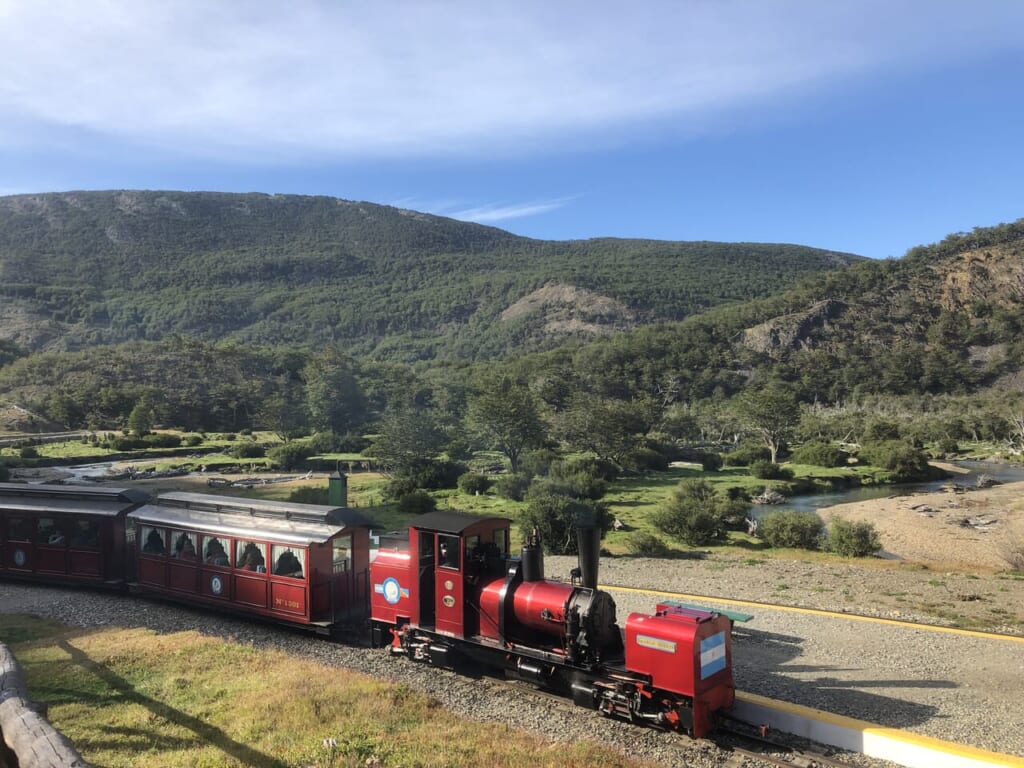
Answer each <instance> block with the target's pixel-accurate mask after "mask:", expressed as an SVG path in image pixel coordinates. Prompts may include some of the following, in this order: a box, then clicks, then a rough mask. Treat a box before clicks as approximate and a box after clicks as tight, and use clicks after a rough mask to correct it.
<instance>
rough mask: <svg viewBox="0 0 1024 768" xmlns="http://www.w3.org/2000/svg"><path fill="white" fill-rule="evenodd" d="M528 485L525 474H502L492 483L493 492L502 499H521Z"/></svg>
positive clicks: (528, 481)
mask: <svg viewBox="0 0 1024 768" xmlns="http://www.w3.org/2000/svg"><path fill="white" fill-rule="evenodd" d="M529 487H530V480H529V479H528V478H527V477H526V475H520V474H515V475H502V476H501V477H499V478H498V479H497V480H496V481H495V483H494V492H495V493H496V494H498V495H499V496H500V497H501V498H503V499H511V500H512V501H522V500H523V498H524V497H525V496H526V491H527V489H528V488H529Z"/></svg>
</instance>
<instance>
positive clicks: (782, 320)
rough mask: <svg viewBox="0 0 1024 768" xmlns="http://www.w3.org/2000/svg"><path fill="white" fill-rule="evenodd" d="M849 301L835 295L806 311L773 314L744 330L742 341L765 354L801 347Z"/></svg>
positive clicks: (746, 345)
mask: <svg viewBox="0 0 1024 768" xmlns="http://www.w3.org/2000/svg"><path fill="white" fill-rule="evenodd" d="M845 308H846V305H845V304H844V303H843V302H841V301H837V300H836V299H826V300H825V301H821V302H818V303H817V304H815V305H814V306H812V307H811V308H810V309H807V310H805V311H803V312H794V313H792V314H789V315H781V316H779V317H773V318H772V319H771V320H768V321H766V322H764V323H761V324H760V325H755V326H754V327H752V328H747V329H746V330H744V331H743V345H744V346H745V347H747V348H749V349H752V350H754V351H755V352H759V353H761V354H763V355H772V356H774V355H775V354H777V353H779V352H783V351H788V350H791V349H799V348H800V347H802V346H804V344H805V343H806V340H807V337H808V336H809V334H810V332H811V331H812V330H814V329H815V328H820V327H821V326H822V325H824V324H825V323H826V322H827V321H828V320H831V319H832V318H835V317H837V316H838V315H839V314H840V313H841V312H842V311H843V310H844V309H845Z"/></svg>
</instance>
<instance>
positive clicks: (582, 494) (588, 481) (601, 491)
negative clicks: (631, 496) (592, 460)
mask: <svg viewBox="0 0 1024 768" xmlns="http://www.w3.org/2000/svg"><path fill="white" fill-rule="evenodd" d="M593 469H594V467H593V466H590V465H587V464H585V463H582V462H577V461H556V462H555V463H553V464H552V465H551V475H550V476H549V477H547V478H534V483H538V482H539V483H541V484H545V485H547V486H549V487H550V488H551V489H552V491H553V492H555V493H561V494H563V495H566V496H572V497H573V498H577V499H590V500H591V501H597V500H598V499H600V498H601V497H602V496H604V495H605V493H607V492H608V482H607V481H606V480H605V479H604V478H603V477H601V476H600V475H597V474H595V473H594V472H593Z"/></svg>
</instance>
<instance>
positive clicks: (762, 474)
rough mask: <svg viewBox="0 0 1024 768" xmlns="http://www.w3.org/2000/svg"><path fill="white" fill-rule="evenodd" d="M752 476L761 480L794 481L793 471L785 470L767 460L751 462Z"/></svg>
mask: <svg viewBox="0 0 1024 768" xmlns="http://www.w3.org/2000/svg"><path fill="white" fill-rule="evenodd" d="M750 474H751V476H753V477H756V478H758V479H759V480H792V479H793V470H791V469H784V468H782V467H780V466H779V465H778V464H774V463H773V462H771V461H767V460H765V459H758V460H757V461H754V462H751V464H750Z"/></svg>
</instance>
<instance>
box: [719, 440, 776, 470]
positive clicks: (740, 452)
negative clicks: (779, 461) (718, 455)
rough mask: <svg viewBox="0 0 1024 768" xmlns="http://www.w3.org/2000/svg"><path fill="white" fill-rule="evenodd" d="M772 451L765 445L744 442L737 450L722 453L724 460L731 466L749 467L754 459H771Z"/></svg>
mask: <svg viewBox="0 0 1024 768" xmlns="http://www.w3.org/2000/svg"><path fill="white" fill-rule="evenodd" d="M771 458H772V454H771V452H770V451H769V450H768V449H767V448H765V447H764V446H763V445H753V444H749V443H743V444H742V445H738V446H737V447H736V449H735V450H732V451H729V452H728V453H725V454H723V455H722V459H723V461H725V463H726V465H727V466H730V467H749V466H750V464H751V462H754V461H770V460H771Z"/></svg>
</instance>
